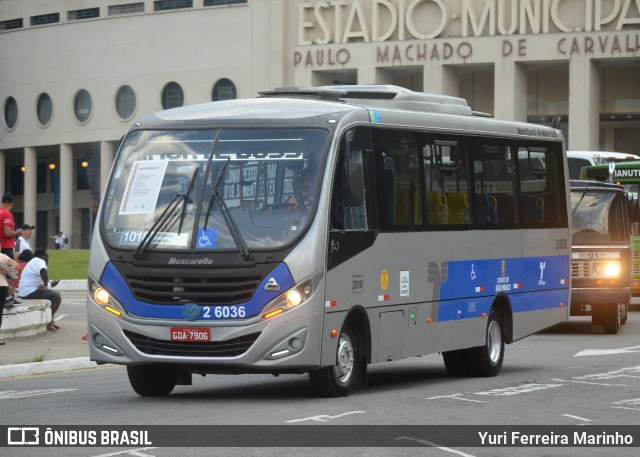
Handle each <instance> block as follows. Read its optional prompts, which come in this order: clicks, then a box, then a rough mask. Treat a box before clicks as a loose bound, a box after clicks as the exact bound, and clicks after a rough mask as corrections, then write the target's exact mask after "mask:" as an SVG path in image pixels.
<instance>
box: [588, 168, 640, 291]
mask: <svg viewBox="0 0 640 457" xmlns="http://www.w3.org/2000/svg"><path fill="white" fill-rule="evenodd" d="M580 179H583V180H591V181H600V182H609V183H614V184H618V185H621V186H623V187H624V188H625V189H626V191H627V196H628V198H629V201H630V202H631V205H632V209H631V222H632V224H631V252H632V265H631V267H632V278H631V296H632V297H640V230H639V228H638V221H639V219H640V210H639V206H638V195H639V194H638V188H639V187H640V161H632V162H626V161H625V162H617V163H609V164H606V165H605V164H603V165H593V166H590V167H583V168H582V170H581V171H580Z"/></svg>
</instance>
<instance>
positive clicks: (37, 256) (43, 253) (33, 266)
mask: <svg viewBox="0 0 640 457" xmlns="http://www.w3.org/2000/svg"><path fill="white" fill-rule="evenodd" d="M48 261H49V253H48V252H47V249H46V248H36V250H35V252H34V253H33V259H31V260H30V261H29V263H27V266H26V267H24V270H22V275H21V276H20V283H19V285H18V289H20V293H21V295H22V297H23V298H28V299H31V298H35V299H42V300H49V301H50V302H51V322H49V323H48V324H47V330H50V331H55V330H58V329H59V328H60V327H58V325H57V324H56V322H55V320H54V319H53V317H54V316H55V314H56V311H58V308H60V303H61V302H62V296H61V295H60V294H59V293H58V292H56V291H55V290H51V288H53V287H55V286H57V285H58V282H59V280H57V279H54V280H53V281H49V270H47V263H48Z"/></svg>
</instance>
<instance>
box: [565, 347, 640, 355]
mask: <svg viewBox="0 0 640 457" xmlns="http://www.w3.org/2000/svg"><path fill="white" fill-rule="evenodd" d="M634 352H640V346H630V347H627V348H619V349H586V350H584V351H580V352H578V353H577V354H575V355H574V357H587V356H593V355H615V354H632V353H634Z"/></svg>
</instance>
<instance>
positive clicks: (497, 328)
mask: <svg viewBox="0 0 640 457" xmlns="http://www.w3.org/2000/svg"><path fill="white" fill-rule="evenodd" d="M486 337H487V338H486V343H485V345H484V346H478V347H475V348H471V349H468V351H469V354H468V358H467V360H468V363H469V370H470V372H471V375H473V376H478V377H492V376H497V375H498V373H500V370H501V369H502V362H503V361H504V327H503V325H502V320H501V318H500V315H499V314H498V313H497V312H495V311H491V314H489V321H488V322H487V334H486Z"/></svg>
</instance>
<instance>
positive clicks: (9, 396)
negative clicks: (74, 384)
mask: <svg viewBox="0 0 640 457" xmlns="http://www.w3.org/2000/svg"><path fill="white" fill-rule="evenodd" d="M73 390H78V389H45V390H23V391H22V392H20V391H17V390H3V391H0V400H13V399H15V398H27V397H37V396H39V395H49V394H58V393H62V392H71V391H73Z"/></svg>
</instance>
